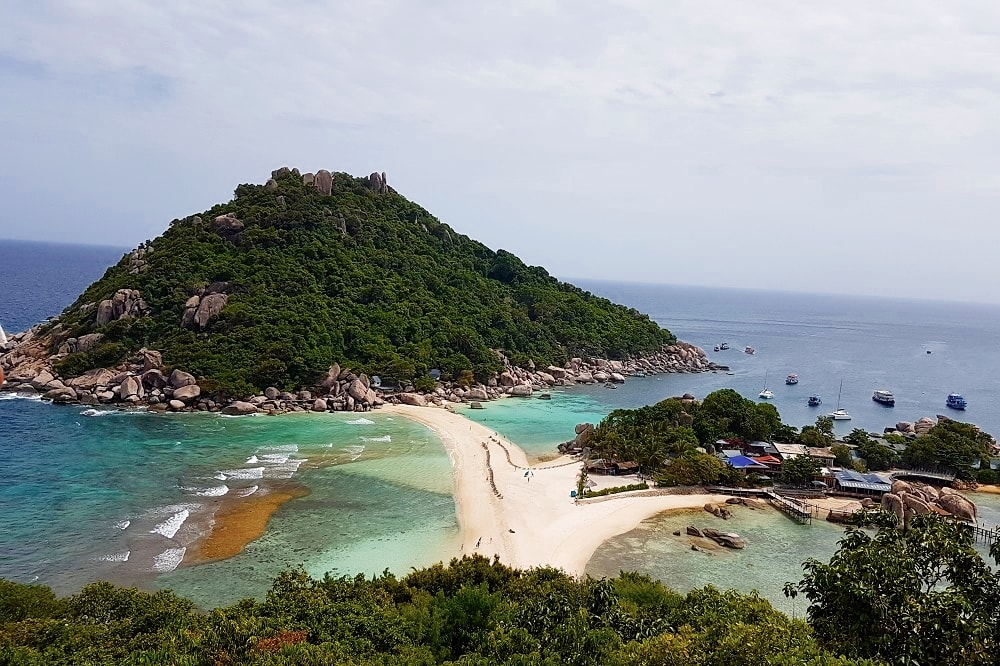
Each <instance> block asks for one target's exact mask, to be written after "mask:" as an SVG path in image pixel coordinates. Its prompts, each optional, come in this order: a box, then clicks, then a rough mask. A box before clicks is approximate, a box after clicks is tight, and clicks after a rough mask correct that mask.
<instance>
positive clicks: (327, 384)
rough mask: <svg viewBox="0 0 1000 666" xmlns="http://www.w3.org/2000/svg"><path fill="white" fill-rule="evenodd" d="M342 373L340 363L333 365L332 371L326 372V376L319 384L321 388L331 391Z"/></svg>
mask: <svg viewBox="0 0 1000 666" xmlns="http://www.w3.org/2000/svg"><path fill="white" fill-rule="evenodd" d="M340 373H341V370H340V364H339V363H334V364H333V365H331V366H330V369H329V370H327V371H326V376H325V377H323V379H322V380H320V383H319V385H320V387H322V388H323V389H324V390H326V391H329V390H330V389H331V388H333V386H334V384H336V383H337V381H338V380H339V379H340Z"/></svg>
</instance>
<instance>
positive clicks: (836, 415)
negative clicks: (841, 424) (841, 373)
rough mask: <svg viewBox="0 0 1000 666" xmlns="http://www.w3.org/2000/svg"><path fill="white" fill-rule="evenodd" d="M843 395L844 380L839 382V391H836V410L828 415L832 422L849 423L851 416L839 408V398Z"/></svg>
mask: <svg viewBox="0 0 1000 666" xmlns="http://www.w3.org/2000/svg"><path fill="white" fill-rule="evenodd" d="M843 393H844V380H843V379H841V380H840V390H839V391H837V409H835V410H833V413H832V414H830V418H831V419H833V420H834V421H850V420H851V415H850V414H848V413H847V410H846V409H844V408H843V407H841V406H840V396H841V395H842V394H843Z"/></svg>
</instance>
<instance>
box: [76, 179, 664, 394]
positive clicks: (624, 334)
mask: <svg viewBox="0 0 1000 666" xmlns="http://www.w3.org/2000/svg"><path fill="white" fill-rule="evenodd" d="M273 175H274V176H275V177H274V178H273V179H272V181H269V183H268V184H267V185H250V184H245V185H240V186H239V187H237V188H236V192H235V196H234V198H233V200H232V201H230V202H229V203H226V204H220V205H218V206H215V207H213V208H211V209H210V210H207V211H205V212H204V213H202V214H200V215H197V216H190V217H186V218H183V219H178V220H174V221H173V222H172V223H171V224H170V227H169V229H167V231H165V232H164V233H163V235H161V236H159V237H158V238H156V239H155V240H153V241H151V242H149V243H148V244H146V245H145V246H144V247H140V248H139V249H138V250H137V251H135V252H133V253H131V254H130V255H126V256H125V257H123V258H122V260H121V261H120V262H119V263H118V264H117V265H115V266H113V267H111V268H110V269H108V271H107V272H106V273H105V275H104V276H103V277H102V278H101V279H100V280H98V281H97V282H95V283H94V284H93V285H91V286H90V287H89V288H88V289H87V290H86V291H85V292H84V293H83V294H82V295H81V296H80V297H79V299H78V300H77V301H76V302H75V303H74V304H73V305H72V306H71V307H70V308H68V309H67V310H66V312H65V313H64V314H63V316H62V317H61V319H60V321H61V323H62V325H63V329H62V332H63V335H62V339H65V337H66V335H71V336H74V337H80V336H82V335H85V334H88V333H102V334H103V338H102V339H101V343H100V345H98V346H96V347H95V348H92V349H87V350H82V351H76V352H74V353H70V355H69V357H68V358H67V359H65V360H64V361H63V362H62V364H61V367H62V369H63V370H65V371H68V370H72V371H74V372H82V371H83V370H86V369H89V368H92V367H98V366H100V365H109V364H111V363H113V362H115V361H117V360H120V359H121V358H124V357H126V356H127V355H128V354H129V353H131V352H133V351H135V350H137V349H139V348H141V347H147V348H151V349H156V350H159V351H160V352H162V354H163V360H164V362H165V363H166V364H167V365H169V366H173V367H181V368H183V369H185V370H187V371H189V372H192V373H193V374H195V375H196V376H198V377H200V378H205V379H206V380H208V386H209V388H215V389H216V390H219V391H223V392H228V393H234V394H241V393H249V392H251V391H252V390H260V389H262V388H263V387H266V386H278V387H284V388H294V387H301V386H310V385H312V384H314V383H315V381H316V378H317V377H318V376H319V375H321V374H322V373H323V372H325V371H326V369H327V368H328V367H329V366H330V364H331V363H332V362H338V363H340V364H341V365H342V366H346V367H352V368H355V369H357V370H359V371H366V372H368V373H369V374H381V375H383V376H388V377H394V378H415V377H421V376H424V375H426V373H427V372H428V370H429V369H431V368H440V369H441V370H442V371H444V373H445V374H446V375H451V376H458V375H459V374H460V373H462V372H463V371H471V372H473V373H474V374H476V375H477V376H479V377H482V376H485V375H486V374H488V373H491V372H494V371H497V370H499V369H500V365H501V364H500V360H499V358H498V356H497V354H496V353H495V352H494V351H493V350H494V349H496V350H502V351H503V352H505V353H506V355H507V356H508V358H510V359H511V360H512V361H513V362H515V363H518V364H526V363H528V361H529V360H531V361H534V362H535V363H536V364H541V365H542V366H545V365H548V364H550V363H554V364H558V365H562V364H563V363H564V362H565V361H566V360H568V359H569V358H571V357H573V356H596V357H602V358H610V359H619V358H624V357H628V356H634V355H641V354H644V353H647V352H652V351H655V350H657V349H659V348H660V347H662V346H663V345H664V344H669V343H671V342H673V341H674V340H675V338H674V336H673V335H672V334H671V333H670V332H669V331H667V330H665V329H662V328H660V327H659V326H658V325H657V324H655V323H654V322H652V321H650V319H649V318H648V317H647V316H645V315H643V314H641V313H639V312H637V311H636V310H634V309H630V308H626V307H623V306H619V305H615V304H613V303H611V302H610V301H608V300H606V299H603V298H598V297H596V296H594V295H592V294H590V293H588V292H586V291H583V290H581V289H579V288H577V287H574V286H573V285H570V284H566V283H564V282H560V281H558V280H556V279H555V278H553V277H552V276H550V275H549V274H548V273H547V272H546V271H545V270H544V269H543V268H540V267H534V266H526V265H525V264H524V263H523V262H522V261H521V260H520V259H518V258H517V257H516V256H514V255H513V254H510V253H509V252H505V251H503V250H499V251H496V252H494V251H493V250H491V249H489V248H487V247H486V246H485V245H483V244H481V243H479V242H476V241H474V240H472V239H470V238H468V237H467V236H463V235H461V234H459V233H456V232H455V231H454V230H452V229H451V228H450V227H449V226H448V225H446V224H443V223H441V222H440V221H438V220H437V219H436V218H435V217H434V216H433V215H431V214H430V213H428V212H427V211H426V210H424V209H423V208H422V207H420V206H419V205H417V204H415V203H412V202H410V201H408V200H407V199H405V198H404V197H402V196H400V195H399V194H397V193H396V192H395V191H394V190H392V189H391V188H388V186H386V185H385V184H384V181H382V182H381V185H380V186H378V187H375V188H373V187H372V185H371V182H372V179H375V180H376V181H377V178H376V175H375V174H373V176H372V178H371V179H360V178H354V177H352V176H349V175H348V174H344V173H335V174H332V184H329V189H330V194H329V195H326V194H324V193H322V191H321V190H320V189H318V188H317V187H314V186H313V185H311V184H307V183H306V182H304V181H303V178H302V177H301V176H299V175H298V173H297V172H295V171H292V172H289V171H288V170H287V169H282V170H279V171H277V172H275V173H274V174H273ZM220 216H226V217H222V218H221V219H220ZM119 290H138V291H139V292H140V293H141V298H142V301H143V303H142V304H143V305H144V306H145V307H143V308H139V312H138V313H133V314H132V315H130V316H125V317H120V318H114V319H113V320H112V321H110V322H104V323H103V325H98V321H99V317H97V316H95V313H99V309H100V307H99V304H100V303H101V302H102V301H106V300H107V299H112V298H113V297H114V296H115V294H116V292H119ZM220 292H221V293H224V294H225V295H226V300H225V305H224V307H223V308H222V310H221V312H218V313H212V316H211V317H210V318H209V319H208V321H207V322H203V324H204V325H198V324H196V325H190V322H189V325H188V326H187V327H183V326H182V325H181V322H182V319H183V318H184V313H185V303H187V302H188V301H189V299H190V298H191V297H192V296H195V295H199V294H200V295H202V297H204V296H205V295H206V294H210V293H220ZM130 303H131V302H130Z"/></svg>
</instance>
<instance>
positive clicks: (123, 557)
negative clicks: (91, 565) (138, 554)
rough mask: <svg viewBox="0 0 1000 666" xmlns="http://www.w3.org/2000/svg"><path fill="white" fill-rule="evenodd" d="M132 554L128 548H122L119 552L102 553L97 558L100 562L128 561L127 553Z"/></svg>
mask: <svg viewBox="0 0 1000 666" xmlns="http://www.w3.org/2000/svg"><path fill="white" fill-rule="evenodd" d="M131 554H132V551H130V550H124V551H122V552H120V553H111V554H110V555H102V556H100V557H98V558H97V559H98V560H99V561H101V562H128V558H129V555H131Z"/></svg>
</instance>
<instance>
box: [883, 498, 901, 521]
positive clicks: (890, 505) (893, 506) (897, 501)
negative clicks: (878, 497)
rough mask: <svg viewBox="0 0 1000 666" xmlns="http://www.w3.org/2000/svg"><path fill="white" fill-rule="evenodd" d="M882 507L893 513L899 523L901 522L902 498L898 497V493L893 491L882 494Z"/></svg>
mask: <svg viewBox="0 0 1000 666" xmlns="http://www.w3.org/2000/svg"><path fill="white" fill-rule="evenodd" d="M882 508H883V509H885V510H887V511H892V512H893V513H895V514H896V517H897V518H898V519H899V524H900V525H902V524H903V520H904V515H903V500H902V499H901V498H900V497H899V495H896V494H894V493H886V494H885V495H882Z"/></svg>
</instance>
